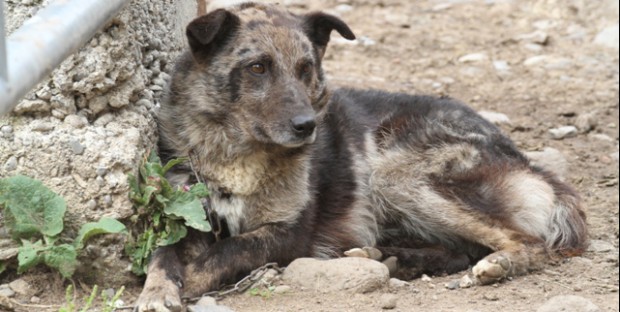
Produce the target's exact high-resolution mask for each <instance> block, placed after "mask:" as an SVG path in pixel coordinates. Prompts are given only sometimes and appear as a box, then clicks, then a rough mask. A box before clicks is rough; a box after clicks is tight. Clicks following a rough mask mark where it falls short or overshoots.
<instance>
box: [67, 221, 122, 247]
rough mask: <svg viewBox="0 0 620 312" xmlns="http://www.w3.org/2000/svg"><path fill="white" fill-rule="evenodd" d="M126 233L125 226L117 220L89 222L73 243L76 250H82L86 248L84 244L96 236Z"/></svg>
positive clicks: (83, 226)
mask: <svg viewBox="0 0 620 312" xmlns="http://www.w3.org/2000/svg"><path fill="white" fill-rule="evenodd" d="M126 231H127V229H126V228H125V225H124V224H122V223H120V222H119V221H117V220H115V219H112V218H106V217H103V218H101V219H100V220H99V221H97V222H89V223H86V224H84V225H82V227H81V228H80V231H79V232H78V236H77V237H76V238H75V241H74V242H73V246H75V248H76V249H82V248H84V243H85V242H86V241H87V240H88V239H90V238H91V237H93V236H94V235H98V234H109V233H122V232H126Z"/></svg>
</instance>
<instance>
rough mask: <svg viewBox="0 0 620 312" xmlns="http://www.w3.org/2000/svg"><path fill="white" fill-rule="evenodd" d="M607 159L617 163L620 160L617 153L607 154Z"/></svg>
mask: <svg viewBox="0 0 620 312" xmlns="http://www.w3.org/2000/svg"><path fill="white" fill-rule="evenodd" d="M609 157H611V159H613V160H615V161H618V160H619V159H620V155H619V153H618V152H615V153H611V154H609Z"/></svg>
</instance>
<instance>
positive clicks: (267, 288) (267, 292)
mask: <svg viewBox="0 0 620 312" xmlns="http://www.w3.org/2000/svg"><path fill="white" fill-rule="evenodd" d="M275 289H276V287H275V286H273V285H264V286H261V285H259V286H256V287H252V288H250V289H249V290H248V294H249V295H250V296H255V297H256V296H260V297H262V298H263V299H269V298H271V295H272V294H273V291H274V290H275Z"/></svg>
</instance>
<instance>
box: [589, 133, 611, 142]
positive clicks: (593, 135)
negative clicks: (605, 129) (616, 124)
mask: <svg viewBox="0 0 620 312" xmlns="http://www.w3.org/2000/svg"><path fill="white" fill-rule="evenodd" d="M588 137H589V138H592V139H595V140H599V141H605V142H614V141H615V140H614V139H613V138H612V137H610V136H608V135H607V134H603V133H590V134H589V135H588Z"/></svg>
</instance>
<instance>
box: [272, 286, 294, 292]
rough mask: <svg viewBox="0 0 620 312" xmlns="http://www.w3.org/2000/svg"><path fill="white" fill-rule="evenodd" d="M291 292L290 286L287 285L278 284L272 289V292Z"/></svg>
mask: <svg viewBox="0 0 620 312" xmlns="http://www.w3.org/2000/svg"><path fill="white" fill-rule="evenodd" d="M288 292H291V286H288V285H279V286H276V288H274V289H273V293H274V294H285V293H288Z"/></svg>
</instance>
